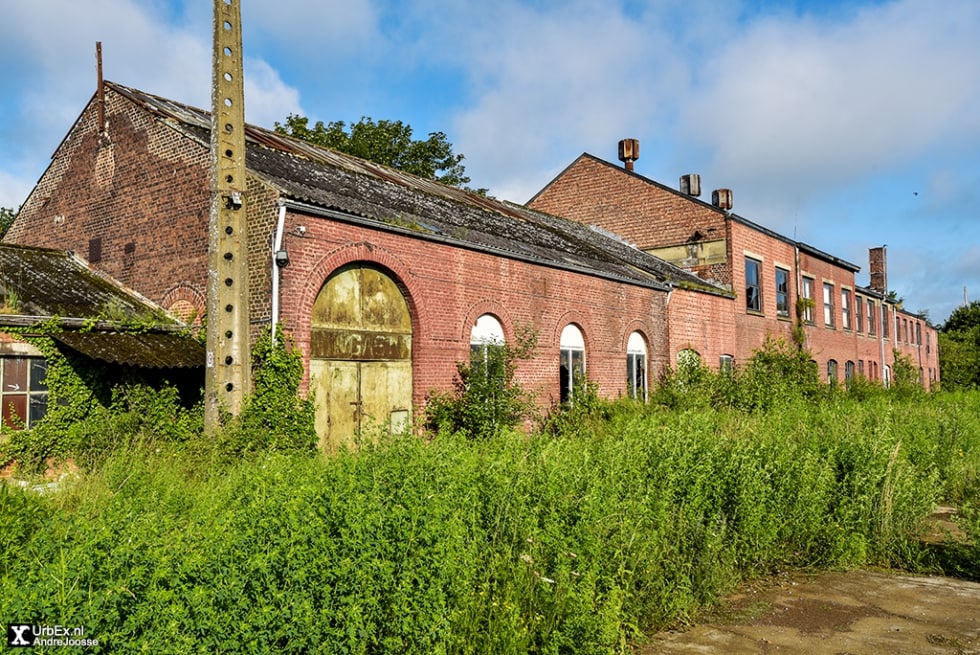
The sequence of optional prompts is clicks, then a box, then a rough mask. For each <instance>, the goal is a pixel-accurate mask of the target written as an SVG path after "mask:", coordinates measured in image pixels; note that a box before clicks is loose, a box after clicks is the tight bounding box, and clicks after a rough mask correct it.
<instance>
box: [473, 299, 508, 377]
mask: <svg viewBox="0 0 980 655" xmlns="http://www.w3.org/2000/svg"><path fill="white" fill-rule="evenodd" d="M503 347H504V328H503V327H502V326H501V325H500V321H498V320H497V317H496V316H494V315H493V314H484V315H483V316H481V317H480V318H478V319H476V323H475V324H474V325H473V327H472V328H471V329H470V364H471V365H472V366H474V367H478V368H479V369H481V370H482V371H483V374H484V375H495V374H497V373H495V372H493V371H491V369H498V368H499V367H500V365H501V363H502V360H501V358H500V357H491V354H492V353H494V352H499V351H500V350H501V349H502V348H503ZM491 361H492V362H494V363H493V364H492V363H491Z"/></svg>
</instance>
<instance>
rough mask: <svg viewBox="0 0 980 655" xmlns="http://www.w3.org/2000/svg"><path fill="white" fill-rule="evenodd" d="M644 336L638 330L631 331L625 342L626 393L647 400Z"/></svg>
mask: <svg viewBox="0 0 980 655" xmlns="http://www.w3.org/2000/svg"><path fill="white" fill-rule="evenodd" d="M649 352H650V351H649V347H648V345H647V340H646V338H645V337H644V336H643V335H642V334H641V333H640V332H632V333H631V334H630V336H629V339H627V343H626V393H627V394H628V395H629V397H630V398H633V399H635V400H642V401H643V402H646V400H647V392H648V386H647V380H648V378H649V375H648V371H647V366H648V361H649V358H648V354H649Z"/></svg>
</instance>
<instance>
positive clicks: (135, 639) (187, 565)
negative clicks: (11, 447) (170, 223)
mask: <svg viewBox="0 0 980 655" xmlns="http://www.w3.org/2000/svg"><path fill="white" fill-rule="evenodd" d="M789 354H790V355H794V354H793V353H792V352H791V351H790V352H789ZM794 357H795V355H794ZM784 365H785V362H784V363H780V362H769V363H760V364H759V366H758V367H757V368H753V369H751V370H749V371H745V372H739V371H736V372H734V373H733V374H732V376H731V377H721V376H720V375H717V374H712V373H709V372H707V371H704V370H697V371H686V372H683V373H682V374H681V376H678V377H677V378H673V379H668V380H666V381H665V384H664V385H663V387H662V388H661V389H658V390H655V391H654V393H653V394H652V395H653V397H654V398H655V399H656V401H655V402H652V403H649V404H646V405H644V404H639V403H636V402H635V401H629V400H618V401H606V400H603V399H602V398H600V397H599V396H598V394H597V393H595V391H596V390H595V389H594V387H591V388H590V387H588V386H586V387H585V388H583V389H578V390H576V393H574V394H573V398H574V402H573V403H572V404H570V405H567V406H564V407H560V408H555V411H554V412H553V413H552V415H551V417H550V418H549V420H548V421H547V422H546V423H545V425H544V427H543V429H541V430H538V431H535V432H532V433H530V434H527V433H524V432H521V431H517V430H514V429H511V428H508V427H506V426H498V428H499V429H496V430H495V432H494V435H493V437H492V438H477V439H474V438H473V435H472V434H470V433H468V432H467V431H465V430H459V429H451V428H449V427H447V428H446V429H444V430H442V431H440V432H438V433H437V434H433V435H428V436H429V438H428V439H421V438H419V437H418V436H417V435H412V434H401V435H384V434H380V433H379V434H378V435H376V436H375V438H371V439H365V440H364V441H363V443H362V444H361V445H360V447H359V448H358V449H341V450H339V451H337V452H336V453H333V454H332V455H331V456H329V457H325V456H321V455H316V454H313V453H312V451H311V450H310V449H308V448H305V447H298V448H279V447H276V445H275V443H274V442H272V441H265V442H257V441H255V442H253V441H246V442H244V443H246V445H247V447H238V446H236V447H235V448H233V449H231V450H222V449H219V452H222V453H225V455H222V456H220V457H212V458H206V459H194V458H192V457H189V456H188V455H189V453H191V452H194V451H193V450H192V449H191V448H189V447H187V446H186V444H185V443H184V442H182V441H181V440H177V439H171V438H169V437H167V438H163V439H160V440H158V441H155V440H153V439H151V438H142V439H133V440H131V441H130V442H128V445H127V446H126V447H125V448H117V449H114V450H112V451H111V452H108V453H105V454H104V456H102V457H101V458H100V459H98V461H97V463H96V465H95V466H92V467H90V468H88V469H87V470H86V471H84V472H83V473H82V474H81V475H80V476H79V477H78V478H77V479H75V481H73V482H70V483H68V484H67V485H66V486H64V487H63V488H62V489H61V490H59V491H57V492H54V493H50V494H44V495H38V494H36V493H33V492H30V491H27V490H24V489H20V488H15V487H13V486H8V485H3V486H2V487H0V520H2V521H3V522H4V525H5V526H6V525H9V526H13V527H12V528H11V529H10V530H9V531H5V532H4V535H3V536H0V549H2V550H0V567H2V568H0V574H2V577H0V619H2V620H4V621H6V622H7V623H8V624H9V623H13V622H18V621H23V620H25V617H26V618H27V619H28V620H37V621H39V622H48V623H55V622H57V623H61V624H62V625H74V624H78V625H85V627H86V633H87V634H91V635H92V636H94V637H97V638H99V639H100V641H101V642H102V643H104V644H105V645H106V646H105V648H106V649H107V650H111V651H112V652H137V651H140V650H141V649H144V648H146V647H147V646H150V647H163V648H165V649H166V650H167V651H168V652H174V653H185V652H186V653H191V652H215V651H236V652H237V651H242V650H247V651H249V652H270V653H271V652H276V653H306V652H352V653H368V652H371V653H388V652H390V653H396V652H397V653H466V654H469V653H473V654H477V653H481V654H482V653H494V654H497V653H505V654H506V653H515V654H517V653H521V654H523V653H614V652H628V649H629V646H628V645H629V643H631V642H632V641H633V640H635V639H638V638H640V637H641V636H642V634H643V633H644V632H647V631H649V630H653V629H656V628H658V627H661V626H664V625H667V624H670V623H675V622H677V621H679V620H684V619H685V618H687V617H691V616H693V615H694V614H695V613H696V612H697V611H698V610H699V609H700V608H703V607H704V606H705V605H708V604H710V603H711V602H712V601H713V600H714V599H715V598H717V596H718V595H719V594H721V593H724V592H726V591H728V590H731V589H732V588H733V587H734V586H735V585H737V584H738V583H739V582H740V581H742V580H744V579H746V578H751V577H756V576H760V575H766V574H769V573H772V572H775V571H783V570H787V569H798V568H807V569H819V568H849V567H857V566H866V565H875V566H898V567H909V568H912V569H914V570H935V567H938V566H943V567H945V569H944V570H946V571H947V572H952V573H956V572H957V571H956V570H954V564H953V563H954V562H960V563H962V562H968V561H969V560H967V559H936V558H935V557H933V556H932V554H931V553H930V552H929V551H927V550H925V549H924V548H923V547H922V546H921V545H920V544H919V542H918V534H919V529H920V524H921V522H922V521H923V520H924V519H925V518H926V517H928V515H929V513H930V512H931V511H932V508H933V506H934V505H935V504H936V503H937V502H938V501H940V500H943V501H944V502H951V503H953V504H957V505H958V506H959V507H961V508H963V509H962V517H963V521H964V525H965V527H966V528H967V532H968V533H969V534H970V535H971V539H972V541H971V542H970V544H969V545H964V546H963V549H964V550H963V551H962V552H961V553H960V554H957V553H951V551H947V553H950V554H949V557H952V558H959V557H970V556H972V557H974V558H975V557H976V555H977V553H976V548H977V543H978V541H977V540H978V536H980V522H978V508H977V504H976V497H977V491H978V483H977V473H976V472H977V470H978V468H980V418H978V417H980V411H978V409H980V394H978V393H975V392H974V393H964V394H957V395H946V394H936V395H927V394H915V395H911V394H891V393H888V392H887V391H885V390H883V389H878V388H861V389H860V393H855V394H853V395H852V394H850V393H848V392H847V391H846V390H844V389H838V390H836V391H834V392H830V391H828V390H825V389H821V388H819V387H812V386H811V385H810V382H809V379H810V378H809V372H808V369H807V367H806V366H799V367H796V368H793V367H794V366H796V365H795V364H793V365H791V366H790V370H791V371H792V370H796V371H797V372H799V373H801V375H803V378H802V379H801V380H795V381H794V380H789V381H786V382H784V383H780V384H784V385H785V386H784V387H779V386H778V385H770V387H769V389H768V391H767V394H766V395H764V394H763V391H765V388H764V387H763V386H762V385H761V380H764V379H766V377H767V376H771V375H772V371H773V370H774V369H773V367H780V366H784ZM287 369H288V367H287ZM289 370H292V369H289ZM783 377H784V378H785V377H791V376H790V375H786V376H783ZM743 381H744V384H745V389H739V388H738V384H739V383H740V382H743ZM706 390H710V391H711V393H706ZM281 401H282V402H286V403H287V404H286V405H285V406H284V405H281V404H280V401H279V400H277V401H276V402H271V403H269V404H268V405H267V406H268V407H269V408H280V409H279V410H274V411H293V405H290V404H289V403H295V402H296V401H295V398H292V399H289V398H285V396H284V397H283V398H282V399H281ZM283 407H285V409H283ZM299 410H300V411H302V408H301V407H300V408H299ZM127 420H135V419H127ZM153 423H154V422H153V421H148V422H147V423H146V424H147V425H152V424H153ZM136 425H137V426H140V425H144V423H139V422H138V423H137V424H136ZM257 425H259V426H262V425H264V424H262V423H261V422H259V423H258V424H257ZM301 425H302V424H301ZM261 429H265V428H261ZM137 433H139V434H145V435H151V434H152V430H148V431H142V430H137ZM165 434H166V433H165ZM300 434H302V432H300ZM234 443H236V444H241V443H243V442H240V441H235V442H234ZM299 443H300V444H302V443H303V442H302V440H300V442H299ZM202 452H207V451H202ZM232 453H234V454H235V456H232ZM202 462H203V463H202ZM207 467H210V468H209V469H208V468H207ZM202 469H207V470H206V471H203V472H202ZM974 561H975V560H974ZM962 568H963V567H961V569H962ZM960 572H962V570H961V571H960Z"/></svg>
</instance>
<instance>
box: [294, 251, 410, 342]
mask: <svg viewBox="0 0 980 655" xmlns="http://www.w3.org/2000/svg"><path fill="white" fill-rule="evenodd" d="M359 262H362V263H365V264H373V265H375V266H379V267H380V268H382V269H383V270H385V271H386V272H387V273H389V274H390V275H391V278H392V280H394V281H395V284H397V285H398V287H399V288H400V289H401V290H402V293H403V294H404V296H405V302H407V303H408V309H409V313H410V314H411V318H412V332H413V333H414V334H419V332H420V326H421V313H422V311H423V303H422V302H421V301H420V299H421V298H422V294H421V292H420V291H419V289H418V288H417V285H416V284H415V282H414V279H413V278H412V276H411V273H410V272H409V267H408V265H407V264H405V262H403V261H402V260H401V259H399V258H398V257H396V256H395V255H393V254H392V253H390V252H388V251H387V250H385V249H384V248H382V247H381V246H377V245H375V244H372V243H370V242H366V241H362V242H359V243H353V244H350V245H348V246H344V247H343V248H339V249H337V250H334V251H333V252H330V253H327V254H326V255H324V256H323V257H322V258H320V259H319V260H318V261H317V262H316V263H315V264H314V265H313V267H312V269H311V270H310V273H309V275H308V276H307V278H306V284H304V285H303V288H302V291H301V292H300V299H299V302H298V304H297V306H296V312H297V316H296V318H295V319H294V320H295V321H296V323H297V325H296V327H294V329H293V336H294V338H296V340H297V342H298V343H299V344H300V345H301V348H303V350H305V351H306V353H305V354H306V355H307V356H309V345H308V344H309V342H310V314H311V313H312V311H313V303H314V302H316V297H317V295H318V294H319V293H320V289H321V288H323V285H324V283H325V282H326V281H327V278H329V277H330V275H331V274H333V272H334V271H336V270H337V269H339V268H340V267H342V266H346V265H347V264H355V263H359Z"/></svg>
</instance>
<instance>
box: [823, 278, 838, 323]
mask: <svg viewBox="0 0 980 655" xmlns="http://www.w3.org/2000/svg"><path fill="white" fill-rule="evenodd" d="M834 318H835V316H834V283H833V282H824V283H823V324H824V327H828V328H831V329H836V328H837V324H836V322H835V321H834Z"/></svg>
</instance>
